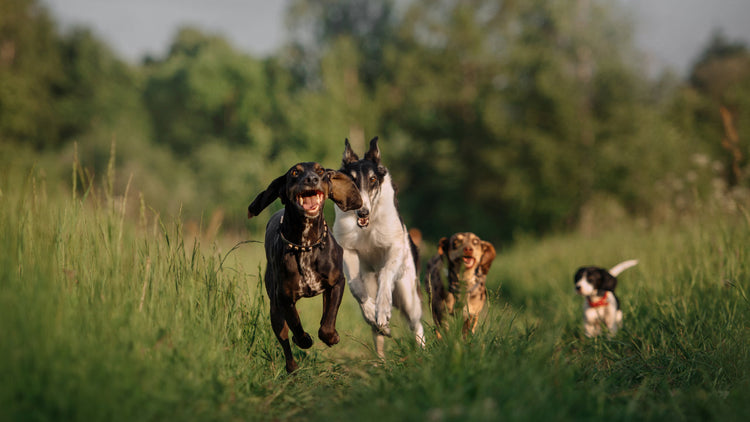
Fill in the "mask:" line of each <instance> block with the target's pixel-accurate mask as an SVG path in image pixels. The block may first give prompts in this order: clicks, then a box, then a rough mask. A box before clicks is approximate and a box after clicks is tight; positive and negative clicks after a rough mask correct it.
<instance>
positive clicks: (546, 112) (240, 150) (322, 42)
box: [0, 0, 750, 243]
mask: <svg viewBox="0 0 750 422" xmlns="http://www.w3.org/2000/svg"><path fill="white" fill-rule="evenodd" d="M401 6H403V7H401ZM2 7H4V8H5V11H6V12H7V13H3V16H2V17H0V24H2V25H3V26H2V27H3V28H4V30H3V35H2V37H3V38H2V39H0V43H2V47H0V48H2V54H0V74H2V76H3V77H2V78H0V87H2V88H0V110H2V113H0V138H1V140H2V141H3V142H7V141H12V142H15V143H28V144H31V145H34V146H35V147H37V148H38V149H40V151H41V152H42V153H43V154H49V155H51V156H54V155H60V156H62V157H63V159H62V160H59V164H58V167H57V168H54V169H50V170H49V172H50V174H51V175H54V176H55V177H57V175H59V174H65V172H67V166H68V164H67V161H66V160H67V159H70V158H71V157H73V156H74V155H76V154H77V155H78V156H80V157H81V161H82V162H85V163H86V165H87V168H86V170H85V171H86V172H88V174H90V175H93V176H96V175H100V174H103V173H104V172H105V171H107V165H108V163H109V156H110V150H111V148H112V145H113V142H114V144H115V145H116V149H117V154H116V156H117V161H116V162H115V164H114V165H115V167H116V168H117V170H118V174H120V175H121V177H120V178H119V179H117V180H115V181H113V188H114V189H115V191H116V192H117V193H120V194H122V193H123V192H124V191H125V190H126V189H127V188H128V186H130V185H131V184H132V186H133V190H132V191H131V192H136V194H137V193H142V194H143V195H144V198H145V200H146V201H147V202H148V203H149V204H151V206H152V207H153V208H154V211H155V212H156V213H160V214H167V215H178V214H180V215H182V216H184V217H185V218H186V219H187V220H188V221H189V222H190V223H191V224H193V223H194V224H200V223H196V222H199V221H202V220H203V219H204V218H207V217H208V216H218V215H224V216H225V217H224V219H223V220H222V221H220V222H219V225H220V226H222V227H224V228H227V229H230V230H237V229H244V228H246V227H245V221H246V220H245V219H244V218H243V216H244V214H245V212H244V210H245V206H246V205H247V203H248V201H250V200H251V199H252V197H253V196H254V195H255V194H256V193H257V192H259V191H260V190H262V189H264V188H265V186H267V183H268V182H269V181H270V180H272V179H273V178H274V177H275V176H277V175H278V174H280V173H281V172H283V171H284V170H285V169H287V168H288V167H289V166H290V165H291V164H294V163H296V162H299V161H319V162H321V163H323V165H325V166H326V167H330V168H336V167H338V165H339V162H340V157H341V151H342V147H343V145H342V144H343V142H342V141H343V138H345V137H348V138H349V139H350V140H351V141H352V143H353V145H354V146H355V149H356V150H358V151H362V150H364V148H365V142H366V141H367V140H368V139H370V137H372V136H376V135H377V136H380V138H381V149H382V152H383V159H384V163H385V164H386V165H387V166H388V167H389V168H390V169H391V170H392V173H393V175H394V179H395V181H396V183H397V184H398V186H399V188H400V192H401V193H400V196H399V201H400V205H401V210H402V213H403V215H404V219H405V221H406V223H407V225H409V226H410V227H411V226H417V227H418V228H419V229H421V230H422V232H423V233H424V235H425V237H426V239H428V240H435V239H438V238H440V237H442V236H445V235H446V234H449V233H451V232H455V231H463V230H472V231H475V232H477V233H479V234H481V235H482V237H484V238H487V239H491V240H494V241H495V242H497V243H510V242H512V241H513V240H514V239H516V238H519V237H523V236H524V235H527V234H528V235H545V234H549V233H554V232H557V231H560V230H563V231H567V230H574V229H577V228H582V229H584V230H586V231H589V232H591V231H592V230H594V229H595V228H596V227H604V226H606V223H609V222H614V223H616V222H617V220H618V219H621V218H626V217H639V218H645V219H647V220H649V221H650V222H653V223H658V222H660V221H664V220H669V219H671V218H674V217H675V215H682V214H685V213H691V212H695V210H696V209H697V208H698V207H699V205H700V204H699V203H700V202H707V201H721V202H724V201H726V202H727V203H728V204H730V206H731V203H733V202H739V203H745V201H747V200H748V198H750V194H749V193H748V192H750V191H749V190H748V183H749V182H748V177H750V171H748V169H747V167H748V164H747V163H748V161H747V157H748V151H747V146H746V145H745V144H744V143H743V139H744V137H745V133H746V132H747V127H748V121H749V120H748V119H750V117H749V116H750V114H748V110H750V94H748V93H749V92H750V91H749V90H750V82H748V81H749V80H750V79H748V75H750V71H748V69H750V61H748V59H747V57H748V54H747V49H746V47H745V46H744V45H742V44H739V43H733V42H730V41H728V40H726V39H725V38H723V37H722V36H721V35H720V34H718V35H716V36H715V37H714V39H713V40H711V42H710V43H709V44H708V45H707V47H706V49H705V51H704V52H703V53H702V54H701V55H700V56H699V57H698V58H697V60H696V63H695V66H694V68H693V69H692V72H691V74H690V77H689V78H688V80H686V81H684V82H682V81H676V80H670V79H669V77H668V76H663V77H662V78H661V79H658V80H655V81H654V80H650V79H649V78H648V77H647V75H645V74H644V72H643V70H642V69H643V68H644V66H642V63H643V61H642V59H641V57H640V55H639V53H638V52H637V51H635V49H634V46H633V42H632V34H631V32H632V25H631V23H630V22H629V21H628V19H623V17H622V16H623V13H622V11H621V10H620V9H619V8H618V4H617V3H616V2H614V1H611V0H609V1H608V0H602V1H577V2H573V3H571V2H569V1H562V0H555V1H536V0H534V1H528V2H498V1H496V0H471V1H455V0H430V1H424V2H408V3H406V4H403V5H398V4H396V3H394V2H393V1H392V0H377V1H354V2H352V1H341V0H295V1H294V2H292V3H291V4H290V7H289V12H288V25H289V31H290V35H291V37H290V39H291V41H292V42H291V44H290V45H289V46H288V47H287V48H285V49H283V50H281V51H280V52H279V53H278V54H276V55H274V56H271V57H268V58H265V59H258V58H254V57H251V56H248V55H246V54H244V53H242V52H240V51H238V50H237V49H235V48H234V47H233V46H231V45H230V44H229V43H228V42H227V41H226V40H224V39H223V38H222V37H220V36H217V35H212V34H206V33H203V32H201V31H200V30H198V29H195V28H189V27H186V28H183V29H181V30H180V31H179V32H178V33H177V34H176V35H175V38H174V41H173V43H172V46H171V48H170V49H169V52H168V53H167V54H166V55H165V56H164V57H149V58H147V59H145V60H144V62H143V63H142V64H141V65H139V66H129V65H127V64H125V63H123V62H122V61H120V60H119V59H118V58H117V57H115V55H114V54H113V53H112V52H111V51H110V50H109V49H108V48H107V46H106V45H105V44H103V43H102V42H101V41H99V40H97V39H96V38H95V37H94V36H93V35H92V34H91V32H90V31H88V30H86V29H80V28H79V29H74V30H72V31H70V32H69V33H67V34H61V35H58V34H55V31H54V23H53V22H52V21H51V19H50V18H49V17H48V16H47V15H46V14H45V13H44V11H43V9H42V8H41V7H40V6H39V4H38V2H35V1H30V0H8V1H5V2H3V3H2ZM19 46H20V47H19ZM696 194H697V195H696ZM696 199H697V201H696ZM457 201H459V202H461V203H462V204H463V205H462V207H461V208H460V209H457V208H456V207H455V206H454V205H455V203H456V202H457ZM131 202H132V201H131ZM600 204H606V206H600ZM604 220H609V221H607V222H604ZM247 228H250V229H251V230H252V231H259V230H262V224H260V223H256V222H255V221H251V222H250V223H249V226H247Z"/></svg>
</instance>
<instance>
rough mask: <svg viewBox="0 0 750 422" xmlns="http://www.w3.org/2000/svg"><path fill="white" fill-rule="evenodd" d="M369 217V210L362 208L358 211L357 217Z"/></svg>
mask: <svg viewBox="0 0 750 422" xmlns="http://www.w3.org/2000/svg"><path fill="white" fill-rule="evenodd" d="M368 215H370V210H368V209H367V208H360V209H358V210H357V217H359V218H365V217H367V216H368Z"/></svg>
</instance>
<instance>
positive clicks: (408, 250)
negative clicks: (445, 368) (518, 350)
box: [333, 137, 424, 358]
mask: <svg viewBox="0 0 750 422" xmlns="http://www.w3.org/2000/svg"><path fill="white" fill-rule="evenodd" d="M340 171H341V173H343V174H345V175H347V176H349V177H350V178H351V180H352V181H354V183H355V184H356V185H357V189H358V190H359V194H360V195H361V197H362V204H363V205H362V207H361V208H359V209H357V210H356V211H353V210H352V211H347V210H346V209H342V208H341V207H336V208H335V210H336V222H335V223H334V225H333V234H334V236H335V237H336V240H337V241H338V242H339V244H340V245H341V246H342V247H343V248H344V273H345V274H346V278H347V280H348V283H349V290H351V292H352V295H353V296H354V297H355V298H356V299H357V301H358V302H359V305H360V308H361V309H362V315H363V316H364V318H365V320H366V321H367V323H368V324H370V326H371V327H372V332H373V340H374V342H375V351H376V352H377V354H378V356H380V357H381V358H382V357H384V356H385V351H384V343H385V338H384V336H387V335H390V319H391V309H392V307H394V306H395V307H396V308H397V309H399V310H400V311H401V312H402V313H403V314H404V316H405V317H406V319H407V320H408V323H409V327H410V328H411V330H412V331H414V334H415V336H416V339H417V342H418V343H419V344H420V345H421V346H424V328H423V327H422V322H421V318H422V302H421V298H420V294H419V290H418V289H419V284H418V277H417V268H418V252H417V248H416V246H415V245H414V242H412V239H411V237H410V236H409V232H408V231H407V230H406V226H405V225H404V222H403V221H402V219H401V215H400V214H399V211H398V205H397V202H396V188H395V186H394V184H393V181H392V180H391V175H390V173H389V171H388V169H387V168H385V166H383V165H382V164H381V162H380V150H379V149H378V138H377V137H376V138H373V139H372V140H371V141H370V149H369V150H368V151H367V153H365V157H364V158H363V159H361V160H360V159H359V157H358V156H357V154H355V153H354V151H353V150H352V148H351V145H350V144H349V140H346V141H345V147H344V155H343V160H342V164H341V169H340Z"/></svg>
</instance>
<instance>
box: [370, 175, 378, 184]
mask: <svg viewBox="0 0 750 422" xmlns="http://www.w3.org/2000/svg"><path fill="white" fill-rule="evenodd" d="M377 181H378V178H377V177H375V176H370V183H375V182H377Z"/></svg>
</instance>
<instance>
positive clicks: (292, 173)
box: [291, 169, 299, 177]
mask: <svg viewBox="0 0 750 422" xmlns="http://www.w3.org/2000/svg"><path fill="white" fill-rule="evenodd" d="M291 175H292V177H297V176H299V170H297V169H293V170H292V172H291Z"/></svg>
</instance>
